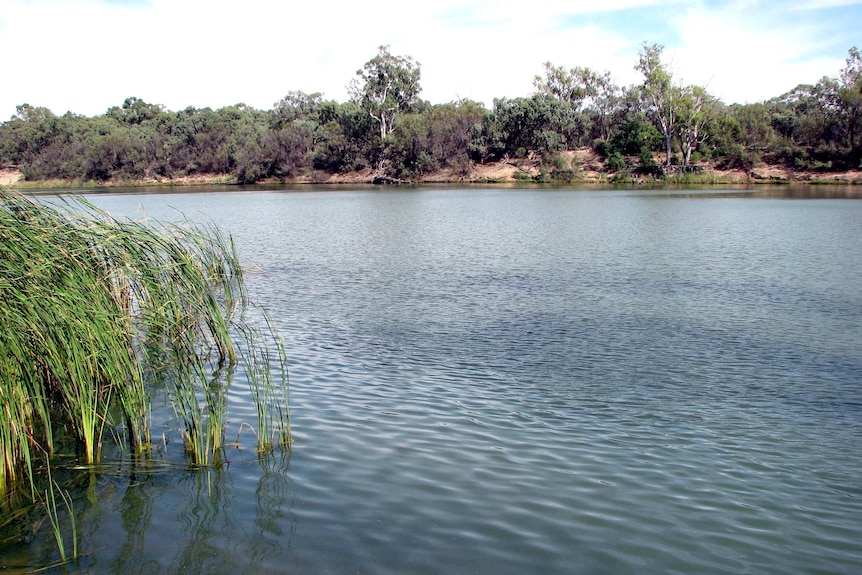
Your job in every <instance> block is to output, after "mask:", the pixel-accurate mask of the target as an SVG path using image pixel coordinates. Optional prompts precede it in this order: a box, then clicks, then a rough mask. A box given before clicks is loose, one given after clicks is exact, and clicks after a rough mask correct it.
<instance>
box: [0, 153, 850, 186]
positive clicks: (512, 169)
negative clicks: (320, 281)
mask: <svg viewBox="0 0 862 575" xmlns="http://www.w3.org/2000/svg"><path fill="white" fill-rule="evenodd" d="M560 157H561V159H562V163H563V165H564V166H567V167H568V168H566V173H567V175H568V176H570V178H571V181H573V182H580V183H588V184H602V183H632V184H635V185H647V184H656V183H686V184H718V185H720V184H791V183H801V184H844V185H862V171H860V170H849V171H844V172H814V171H800V170H792V169H789V168H787V167H786V166H775V165H768V164H762V163H761V164H759V165H756V166H755V167H754V168H752V169H751V170H748V171H746V170H722V169H718V168H717V167H715V166H714V165H712V164H710V163H703V164H699V167H700V169H699V170H698V171H697V172H694V173H690V174H685V175H682V176H672V177H671V178H669V179H655V178H653V177H652V176H646V177H644V176H640V175H637V174H634V175H632V174H631V173H630V172H611V171H609V170H608V169H607V168H606V166H605V163H604V161H603V159H602V158H601V156H599V155H598V154H596V153H595V152H594V151H593V150H591V149H588V148H585V149H581V150H569V151H566V152H562V153H561V154H560ZM632 166H633V167H634V161H633V162H632ZM546 169H547V167H546V166H543V165H542V164H541V162H540V161H539V160H538V159H536V158H530V157H528V158H506V159H503V160H500V161H498V162H493V163H488V164H474V165H472V166H471V167H470V169H469V170H467V171H466V172H465V171H463V170H462V171H457V170H454V169H443V170H439V171H437V172H432V173H430V174H426V175H425V176H423V177H422V178H420V179H419V180H416V181H399V180H393V179H381V178H379V176H378V174H377V173H376V171H375V170H373V169H371V168H366V169H364V170H360V171H356V172H345V173H334V174H330V173H326V172H321V171H314V170H310V171H308V172H306V173H304V174H301V175H300V176H298V177H296V178H294V179H292V180H290V181H286V182H285V181H280V180H279V181H278V183H297V184H375V183H376V184H381V183H382V184H397V183H411V184H412V183H440V184H442V183H518V182H523V183H526V182H531V181H541V180H542V176H543V174H544V173H545V172H544V171H545V170H546ZM234 183H236V181H235V179H234V178H233V177H231V176H229V175H224V174H195V175H191V176H182V177H178V178H160V177H153V178H146V179H143V180H135V181H129V180H110V181H106V182H100V181H69V180H40V181H32V182H28V181H25V180H24V179H23V176H22V174H21V172H20V171H19V170H17V169H15V168H2V169H0V185H3V186H14V187H18V188H22V189H48V188H52V189H57V188H61V189H66V188H69V189H75V188H91V187H126V186H197V185H213V184H234ZM260 183H275V181H272V180H267V181H263V182H260Z"/></svg>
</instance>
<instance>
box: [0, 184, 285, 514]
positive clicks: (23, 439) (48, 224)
mask: <svg viewBox="0 0 862 575" xmlns="http://www.w3.org/2000/svg"><path fill="white" fill-rule="evenodd" d="M64 202H65V205H55V204H48V203H46V202H37V201H34V200H32V199H30V198H28V197H26V196H23V195H21V194H18V193H16V192H12V191H9V190H4V189H2V188H0V502H2V500H3V498H4V497H5V495H6V494H7V493H8V492H9V490H10V488H11V487H12V486H13V485H20V484H26V483H27V480H28V479H29V483H30V486H31V492H35V490H36V488H35V485H34V483H33V478H34V470H35V469H36V468H37V466H38V465H39V462H41V461H45V460H49V459H50V456H51V454H52V453H54V450H55V447H56V446H55V436H56V435H58V430H63V431H64V433H68V432H71V434H72V435H73V437H74V438H75V440H76V441H77V442H78V444H79V445H80V452H81V457H82V459H83V460H84V461H85V462H86V463H88V464H92V463H95V462H97V461H98V459H99V455H100V451H101V447H102V441H103V436H105V431H106V430H110V433H109V435H108V437H111V436H113V437H115V438H117V440H118V441H119V442H120V443H121V444H122V445H121V446H122V447H123V448H124V449H128V451H129V453H130V454H131V455H132V456H133V457H138V456H141V455H144V454H146V453H147V452H148V449H149V446H150V421H149V419H150V412H151V407H150V403H149V402H150V396H149V393H148V389H149V387H150V386H151V385H153V384H155V383H158V384H160V385H165V386H166V388H167V389H168V393H169V396H170V397H171V402H172V404H173V406H174V410H175V413H176V415H177V418H178V421H179V422H180V427H181V428H182V430H183V438H184V444H185V447H186V450H187V452H188V453H189V455H190V459H191V462H192V464H194V465H214V464H217V463H218V461H219V457H220V453H221V450H222V449H223V445H224V425H225V402H226V391H227V385H224V384H222V383H220V382H216V383H214V382H213V380H214V379H219V378H220V374H221V373H222V372H223V371H230V372H233V371H235V369H236V368H237V364H238V362H239V363H242V360H243V358H249V360H250V361H251V365H250V366H249V370H250V371H251V374H250V376H249V380H250V381H251V382H255V381H261V382H262V383H261V384H260V385H262V386H263V387H264V388H263V390H262V392H261V393H260V394H259V396H258V397H259V400H260V401H262V402H264V404H265V405H262V406H260V407H259V411H260V410H263V411H264V412H266V413H269V411H267V410H271V409H275V411H274V413H276V414H277V415H278V417H280V418H281V419H280V420H278V421H276V422H275V423H273V420H272V418H267V417H265V418H264V421H266V422H267V425H269V426H270V428H271V427H272V426H273V425H274V426H275V427H276V428H278V430H279V431H278V433H277V434H276V435H277V436H278V437H279V441H280V442H281V443H288V442H289V429H290V428H289V415H288V412H287V405H286V396H284V395H281V394H280V393H276V392H275V389H276V388H278V389H280V390H284V389H285V388H284V386H286V378H285V381H284V382H282V383H283V385H276V384H274V383H273V382H272V380H271V376H270V375H268V374H269V373H270V371H269V367H268V366H267V365H265V362H266V361H268V359H269V358H268V357H265V356H262V355H261V354H260V353H259V351H258V350H260V349H262V348H261V347H260V346H261V345H263V344H260V343H256V342H259V341H260V339H261V338H265V337H267V336H272V335H274V332H273V331H271V330H270V331H269V332H268V333H265V332H263V331H261V330H251V329H247V328H244V327H242V324H241V321H240V320H239V318H240V316H241V314H238V310H242V309H244V308H245V307H246V306H247V305H248V297H247V293H246V290H245V285H244V282H243V276H242V269H241V267H240V265H239V258H238V256H237V252H236V248H235V246H234V244H233V242H232V240H231V239H230V238H229V237H225V236H223V235H222V234H221V233H220V231H219V230H218V229H216V228H214V227H200V226H193V225H189V224H187V223H183V224H158V227H157V226H156V225H153V224H146V223H140V222H134V221H128V220H119V219H115V218H113V217H112V216H110V215H109V214H107V213H106V212H104V211H101V210H99V209H98V208H96V207H95V206H93V205H92V204H90V203H88V202H86V201H85V200H82V199H71V200H64ZM238 326H239V328H238ZM233 333H242V334H243V336H244V337H242V338H240V339H241V340H242V341H238V344H235V343H234V340H233V339H232V334H233ZM237 345H239V346H240V349H239V350H238V349H237ZM277 345H278V349H279V350H282V348H281V344H280V342H278V343H277ZM246 349H249V350H250V351H246ZM282 351H283V350H282ZM262 361H263V362H264V363H261V362H262ZM279 362H280V363H279V365H278V366H277V369H278V371H277V373H285V374H286V372H284V371H283V370H284V362H283V356H279ZM283 393H286V391H284V392H283ZM275 402H283V404H278V405H275ZM261 431H264V430H261ZM271 431H272V429H269V432H270V433H271Z"/></svg>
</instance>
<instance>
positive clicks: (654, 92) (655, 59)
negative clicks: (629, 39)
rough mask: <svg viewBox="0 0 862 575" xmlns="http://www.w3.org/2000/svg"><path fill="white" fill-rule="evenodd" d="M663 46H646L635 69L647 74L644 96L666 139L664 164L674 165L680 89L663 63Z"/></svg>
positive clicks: (643, 86)
mask: <svg viewBox="0 0 862 575" xmlns="http://www.w3.org/2000/svg"><path fill="white" fill-rule="evenodd" d="M663 51H664V46H662V45H660V44H647V43H644V44H643V49H642V50H641V51H640V54H639V58H638V63H637V65H636V66H635V70H637V71H639V72H640V73H642V74H643V75H644V82H643V84H642V86H641V93H642V95H643V98H644V99H645V100H646V102H647V105H648V107H649V110H650V112H651V113H652V115H653V117H654V118H655V121H656V123H657V124H658V126H659V129H660V130H661V133H662V136H664V145H665V162H666V165H667V166H670V164H671V155H672V154H673V136H674V133H675V131H676V122H677V114H678V105H679V104H678V100H679V96H680V90H679V89H678V88H677V87H676V86H674V84H673V76H672V75H671V73H670V71H669V70H668V69H667V68H666V67H665V66H664V64H662V61H661V55H662V52H663Z"/></svg>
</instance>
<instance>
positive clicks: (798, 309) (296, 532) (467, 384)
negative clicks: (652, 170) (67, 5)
mask: <svg viewBox="0 0 862 575" xmlns="http://www.w3.org/2000/svg"><path fill="white" fill-rule="evenodd" d="M809 189H810V190H812V193H813V194H816V198H813V199H812V198H811V197H810V195H808V196H803V195H800V194H801V193H802V192H800V191H797V190H798V189H797V188H794V187H792V186H780V187H774V188H773V187H770V188H765V187H757V188H754V189H748V188H745V189H743V188H739V189H730V190H727V189H724V190H716V189H714V188H713V189H706V188H704V189H690V188H689V189H679V190H667V189H662V190H646V189H625V190H608V189H598V188H588V189H583V190H571V189H563V188H555V187H533V188H530V189H529V190H518V189H513V188H505V189H503V188H494V189H479V188H473V189H469V190H460V189H453V188H443V187H441V188H418V189H409V190H395V191H393V190H386V191H373V190H371V191H369V190H363V191H358V190H343V189H342V190H336V189H330V188H326V189H325V191H321V190H320V188H315V189H314V190H292V191H289V192H282V191H275V190H273V191H270V192H263V191H259V190H258V191H253V192H252V191H249V192H239V193H204V192H197V193H190V194H186V193H183V194H174V195H156V194H151V193H146V194H140V195H134V196H123V195H118V194H107V195H101V194H100V195H97V196H94V200H95V201H97V203H98V204H99V205H102V206H105V207H107V208H108V209H110V210H112V211H115V212H116V213H126V214H132V215H134V214H141V213H146V214H147V215H148V216H150V217H167V218H171V217H176V213H177V210H179V211H181V212H182V213H184V214H185V215H186V216H189V217H198V216H200V215H201V214H205V217H207V218H211V219H213V220H214V221H215V222H216V223H218V224H220V225H221V226H223V227H225V228H227V229H229V230H230V231H231V232H232V233H233V235H234V237H235V239H236V241H237V246H238V248H239V251H240V253H241V254H242V256H243V257H244V258H245V260H246V262H247V264H248V269H249V273H248V275H247V281H248V282H249V288H250V290H251V292H252V293H253V294H255V297H256V298H257V299H258V300H259V301H260V303H261V304H263V305H264V306H265V307H267V308H268V309H269V310H270V311H271V312H272V314H273V318H274V321H275V322H276V324H277V327H278V329H279V332H280V333H281V335H282V336H283V337H284V340H285V344H286V347H287V350H288V353H289V355H290V364H289V368H290V370H291V410H292V411H291V414H292V425H293V431H294V437H295V443H294V446H293V450H292V451H290V452H287V451H285V452H276V454H275V455H274V456H272V457H262V458H261V457H258V454H257V453H256V450H255V440H254V437H253V435H252V434H250V433H248V432H247V428H245V427H243V422H254V421H255V417H256V414H255V411H254V405H253V402H252V401H250V398H249V397H248V392H247V388H246V386H245V384H244V383H243V382H235V383H234V384H233V386H232V387H231V395H230V398H229V401H230V410H229V415H228V422H227V425H228V428H229V431H228V437H229V438H232V437H233V436H234V435H235V434H236V433H237V432H238V431H239V430H240V429H242V430H243V431H242V433H241V436H240V439H239V442H238V443H239V447H229V448H228V449H227V453H226V458H227V460H228V461H229V463H228V465H226V466H225V467H224V468H221V469H218V470H203V471H190V470H188V469H187V468H186V467H185V461H184V458H183V456H182V450H181V446H180V442H181V439H180V438H179V434H178V431H177V430H176V429H172V428H170V425H171V424H170V423H169V422H170V421H171V418H170V417H167V416H164V417H161V416H160V415H159V412H158V409H157V411H156V412H154V419H155V420H157V423H161V424H163V425H165V426H167V427H168V429H166V430H165V441H164V445H163V447H162V448H160V457H163V458H164V459H165V461H166V463H164V464H163V463H160V462H155V461H154V462H152V464H151V465H150V466H146V465H142V466H140V467H139V468H137V469H134V468H130V467H129V465H128V464H122V465H120V466H119V468H118V469H116V470H115V471H114V472H111V471H110V470H109V469H108V468H107V466H106V468H105V469H102V470H100V471H99V472H98V473H97V474H96V475H95V476H93V477H94V479H93V480H92V481H88V482H86V484H85V485H82V487H81V490H80V496H79V497H78V498H77V500H76V505H77V506H78V507H79V509H80V523H79V530H80V532H81V533H82V552H83V553H84V557H83V558H82V559H81V560H80V562H79V563H78V564H77V565H76V566H74V568H73V569H72V570H73V571H74V570H79V571H82V572H88V571H89V572H99V573H102V572H109V573H128V572H132V573H189V572H191V573H227V572H231V573H285V572H286V573H327V572H328V573H353V572H373V573H381V574H404V573H495V574H499V573H512V574H514V573H559V574H563V573H565V574H570V573H590V574H594V573H599V574H601V573H703V572H710V573H752V572H757V573H789V572H806V573H808V572H824V573H826V572H828V573H848V574H849V573H855V572H857V571H858V570H859V566H860V565H862V543H860V541H862V524H860V522H859V517H860V516H862V484H860V482H859V477H862V354H860V351H859V346H858V342H859V341H862V283H860V282H859V277H862V251H860V250H859V230H860V229H862V202H859V201H858V200H848V199H842V198H845V197H848V196H849V195H850V194H851V192H852V190H853V189H852V188H848V187H841V188H837V187H836V188H835V189H831V188H829V187H815V188H809ZM853 193H855V192H853ZM806 194H808V192H806ZM803 197H804V198H805V199H801V198H803ZM201 217H203V216H201ZM163 408H164V409H165V410H169V409H170V408H169V405H164V406H163ZM160 417H161V418H160ZM22 549H23V550H24V551H22ZM19 552H20V553H24V554H26V556H27V557H28V560H29V561H30V562H31V563H32V564H34V565H44V564H47V563H49V562H50V561H51V557H52V552H53V553H55V552H54V551H52V546H51V541H50V539H48V538H47V536H46V537H36V538H35V539H33V540H32V541H30V542H29V543H28V544H27V545H25V546H23V547H18V548H17V550H12V551H9V552H6V551H5V550H4V552H3V555H2V557H3V561H4V562H8V563H13V561H12V558H13V556H14V553H19ZM19 556H20V555H19ZM19 564H20V563H19Z"/></svg>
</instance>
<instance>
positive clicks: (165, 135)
mask: <svg viewBox="0 0 862 575" xmlns="http://www.w3.org/2000/svg"><path fill="white" fill-rule="evenodd" d="M662 51H663V47H662V46H660V45H655V44H653V45H649V44H646V43H645V44H644V45H643V48H642V50H641V52H640V54H639V58H638V61H637V63H636V64H635V68H636V69H637V70H638V71H639V72H641V73H642V75H643V81H642V82H641V83H639V84H636V85H632V86H628V87H621V86H618V85H616V84H615V83H614V82H613V80H612V79H611V74H610V72H597V71H594V70H591V69H589V68H583V67H572V68H568V67H565V66H557V65H554V64H552V63H550V62H548V63H546V64H544V69H543V71H542V73H541V74H539V75H537V76H536V77H535V78H534V84H535V87H536V92H535V93H534V94H533V95H532V96H530V97H525V98H511V99H510V98H498V99H495V100H494V103H493V108H492V109H490V110H488V109H486V108H485V107H484V105H482V104H480V103H477V102H474V101H470V100H459V101H456V102H450V103H445V104H435V105H432V104H431V103H429V102H427V101H423V100H421V99H420V98H419V94H420V92H421V86H420V66H419V64H418V63H417V62H415V61H414V60H413V59H412V58H410V57H406V56H397V55H394V54H392V53H390V51H389V48H388V47H387V46H382V47H380V49H379V52H378V54H377V55H376V56H375V57H373V58H372V59H371V60H369V61H368V62H367V63H366V64H365V65H364V67H363V68H362V69H360V70H359V71H358V72H357V75H356V78H355V79H354V81H353V82H352V83H351V84H350V86H349V91H350V95H351V98H350V101H348V102H336V101H333V100H326V99H324V97H323V96H322V95H321V94H319V93H310V94H309V93H305V92H301V91H294V92H290V93H288V94H287V96H285V97H284V98H283V99H281V100H280V101H278V102H276V103H275V104H274V106H273V108H272V109H271V110H257V109H254V108H252V107H249V106H246V105H244V104H237V105H234V106H228V107H224V108H220V109H218V110H212V109H210V108H194V107H188V108H186V109H185V110H181V111H177V112H174V111H169V110H166V109H165V108H164V107H162V106H160V105H157V104H151V103H147V102H144V101H143V100H140V99H138V98H134V97H132V98H128V99H126V100H125V101H124V102H123V104H122V105H121V106H114V107H112V108H110V109H109V110H107V112H106V113H105V114H104V115H102V116H97V117H92V118H88V117H84V116H78V115H75V114H73V113H66V114H64V115H62V116H57V115H55V114H54V113H52V112H51V111H50V110H48V109H46V108H42V107H37V106H31V105H29V104H22V105H21V106H19V107H18V108H17V114H15V116H13V117H12V118H11V119H10V120H9V121H7V122H4V123H3V124H0V167H3V166H4V165H5V166H12V167H17V169H18V170H20V173H21V174H22V176H23V178H24V179H25V180H27V181H32V182H49V184H48V185H56V184H57V183H58V182H97V183H104V182H115V183H116V182H142V181H157V182H164V181H171V180H180V179H182V178H189V177H191V178H194V177H195V176H201V175H206V176H208V177H210V178H212V177H216V178H221V180H222V181H235V182H237V183H255V182H259V181H262V180H276V181H311V182H325V181H330V180H332V177H333V175H335V174H344V173H353V172H357V173H361V174H364V176H363V177H364V178H365V179H366V180H367V181H379V182H402V181H419V180H423V179H427V178H429V176H430V175H431V174H441V173H442V174H445V175H444V176H443V177H444V178H449V179H451V180H461V179H465V178H467V177H468V176H469V174H470V173H471V170H472V168H473V167H474V166H476V165H478V164H487V163H493V162H499V161H502V160H509V159H511V160H512V161H519V160H523V159H525V158H531V159H533V160H534V161H535V162H538V164H539V169H537V170H533V171H532V172H530V173H528V172H526V171H525V172H523V173H522V175H521V179H530V180H539V181H549V180H550V181H554V180H556V181H573V180H578V179H579V178H580V177H581V175H582V173H583V171H584V169H585V166H583V165H580V164H579V163H578V161H572V160H571V159H570V157H569V156H564V155H563V154H562V152H563V151H565V150H574V149H584V148H589V149H591V150H593V151H594V152H595V154H596V155H597V157H598V158H599V160H598V163H599V164H600V166H593V167H591V169H592V168H594V167H599V169H601V170H603V171H604V172H606V173H608V174H609V176H608V177H609V178H611V177H616V178H617V179H619V180H625V179H626V178H629V177H632V176H651V177H656V178H662V177H667V176H669V175H673V176H674V177H678V176H679V175H680V174H682V175H684V176H686V177H688V178H689V179H691V177H692V173H693V172H698V171H700V170H701V168H703V167H710V168H716V169H735V170H743V171H745V172H750V171H751V170H752V168H753V167H754V166H755V165H760V164H761V163H766V164H769V165H778V166H783V167H786V168H787V169H788V170H791V171H807V172H813V173H814V174H815V177H816V174H818V173H821V174H828V173H830V172H836V171H852V170H858V169H859V168H860V167H862V166H860V163H862V56H860V52H859V50H858V49H857V48H855V47H854V48H851V49H850V50H849V53H848V58H847V60H846V66H845V67H844V68H843V69H842V70H840V71H839V73H838V75H837V76H834V77H827V76H824V77H823V78H822V79H821V80H820V81H819V82H817V83H816V84H814V85H799V86H797V87H796V88H794V89H793V90H791V91H790V92H788V93H786V94H783V95H780V96H777V97H775V98H772V99H770V100H768V101H764V102H756V103H750V104H730V105H727V104H725V103H723V102H721V101H720V100H719V99H717V98H716V97H714V96H712V95H711V94H709V92H708V91H707V89H706V88H705V87H702V86H694V85H683V84H681V83H679V82H678V81H677V79H676V78H674V76H673V74H672V72H671V71H670V70H669V69H668V67H667V66H666V65H665V64H664V63H663V62H662ZM695 175H697V174H695ZM705 178H706V180H705V181H707V180H710V178H713V177H712V176H709V175H706V176H705ZM713 179H714V178H713ZM354 181H356V180H354Z"/></svg>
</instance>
